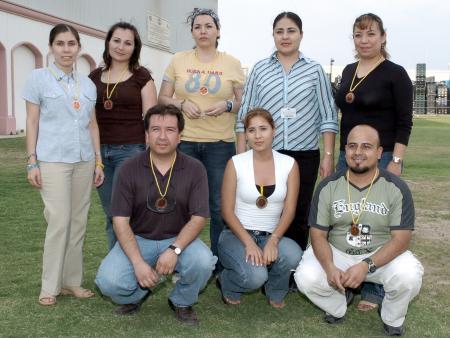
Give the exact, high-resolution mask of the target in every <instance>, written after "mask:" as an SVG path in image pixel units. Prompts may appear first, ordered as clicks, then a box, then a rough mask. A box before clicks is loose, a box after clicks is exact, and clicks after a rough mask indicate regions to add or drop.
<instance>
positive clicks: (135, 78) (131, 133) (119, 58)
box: [89, 22, 156, 250]
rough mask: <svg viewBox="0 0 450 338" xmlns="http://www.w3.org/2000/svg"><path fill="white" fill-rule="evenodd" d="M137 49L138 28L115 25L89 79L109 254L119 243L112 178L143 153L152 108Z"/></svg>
mask: <svg viewBox="0 0 450 338" xmlns="http://www.w3.org/2000/svg"><path fill="white" fill-rule="evenodd" d="M141 47H142V43H141V38H140V37H139V33H138V31H137V29H136V27H134V26H133V25H131V24H129V23H127V22H118V23H116V24H114V25H113V26H112V27H111V28H110V29H109V31H108V33H107V34H106V40H105V50H104V52H103V62H104V66H103V67H100V68H97V69H96V70H94V71H93V72H92V73H91V74H90V75H89V77H90V78H91V80H92V81H93V82H94V83H95V85H96V87H97V104H96V105H95V109H96V113H97V121H98V125H99V129H100V143H101V156H102V160H103V164H104V165H105V182H104V183H103V185H102V186H101V187H99V189H98V193H99V195H100V200H101V202H102V206H103V210H104V211H105V215H106V234H107V240H108V249H109V250H111V249H112V247H113V246H114V244H115V243H116V241H117V239H116V236H115V234H114V230H113V227H112V217H111V216H110V212H109V209H110V206H111V195H112V188H113V182H114V177H115V174H116V172H117V169H118V168H119V166H120V165H121V164H122V162H123V161H125V160H126V159H127V158H129V157H131V156H132V155H134V154H136V153H138V152H140V151H142V150H145V131H144V122H143V120H142V116H143V114H145V112H147V110H148V109H149V108H151V107H153V106H154V105H155V104H156V88H155V84H154V82H153V78H152V76H151V75H150V72H149V71H148V70H147V69H146V68H145V67H141V66H140V65H139V55H140V53H141Z"/></svg>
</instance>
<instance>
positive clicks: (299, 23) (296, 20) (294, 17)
mask: <svg viewBox="0 0 450 338" xmlns="http://www.w3.org/2000/svg"><path fill="white" fill-rule="evenodd" d="M283 18H288V19H291V20H292V21H294V23H295V25H296V26H297V27H298V29H299V30H300V33H302V32H303V30H302V27H303V24H302V19H300V17H299V16H298V15H297V14H295V13H294V12H281V13H280V14H278V15H277V16H276V18H275V20H273V27H272V29H275V26H276V25H277V23H278V21H280V20H281V19H283Z"/></svg>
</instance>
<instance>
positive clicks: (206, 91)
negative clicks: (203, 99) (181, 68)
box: [199, 86, 208, 95]
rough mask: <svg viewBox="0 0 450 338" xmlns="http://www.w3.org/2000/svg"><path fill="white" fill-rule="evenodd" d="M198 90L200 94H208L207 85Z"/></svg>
mask: <svg viewBox="0 0 450 338" xmlns="http://www.w3.org/2000/svg"><path fill="white" fill-rule="evenodd" d="M199 92H200V94H202V95H207V94H208V87H205V86H203V87H200V90H199Z"/></svg>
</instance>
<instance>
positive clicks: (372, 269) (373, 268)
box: [362, 257, 377, 273]
mask: <svg viewBox="0 0 450 338" xmlns="http://www.w3.org/2000/svg"><path fill="white" fill-rule="evenodd" d="M362 261H363V262H366V263H367V265H369V268H368V270H367V272H368V273H374V272H375V271H377V266H376V265H375V263H374V262H373V260H372V258H370V257H367V258H364V259H363V260H362Z"/></svg>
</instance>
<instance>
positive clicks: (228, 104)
mask: <svg viewBox="0 0 450 338" xmlns="http://www.w3.org/2000/svg"><path fill="white" fill-rule="evenodd" d="M232 110H233V101H231V100H227V110H226V112H227V113H229V112H230V111H232Z"/></svg>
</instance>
